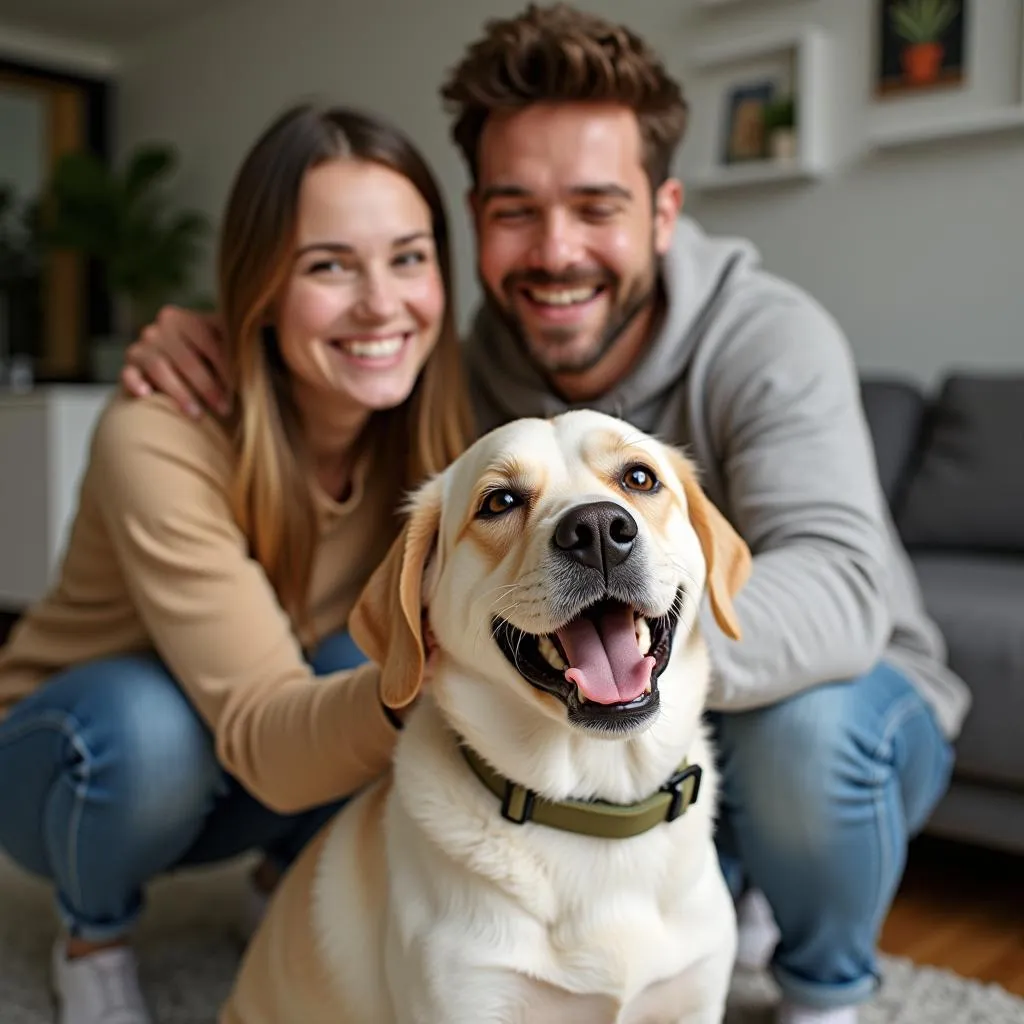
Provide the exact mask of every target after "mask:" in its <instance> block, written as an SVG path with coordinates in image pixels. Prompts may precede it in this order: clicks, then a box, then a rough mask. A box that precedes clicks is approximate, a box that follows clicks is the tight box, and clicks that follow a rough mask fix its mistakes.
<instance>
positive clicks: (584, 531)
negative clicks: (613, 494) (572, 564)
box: [554, 501, 637, 576]
mask: <svg viewBox="0 0 1024 1024" xmlns="http://www.w3.org/2000/svg"><path fill="white" fill-rule="evenodd" d="M636 534H637V529H636V520H635V519H634V518H633V517H632V516H631V515H630V514H629V513H628V512H627V511H626V510H625V509H624V508H623V507H622V506H621V505H616V504H615V502H614V501H592V502H589V503H588V504H586V505H577V506H576V507H575V508H571V509H569V511H568V512H566V513H565V515H564V516H562V518H561V519H559V520H558V524H557V525H556V526H555V537H554V540H555V546H556V547H557V548H559V549H560V550H561V551H563V552H564V553H565V554H566V555H567V556H568V557H569V558H572V559H574V560H575V561H577V562H579V563H580V564H581V565H586V566H589V567H590V568H591V569H597V571H598V572H600V573H602V574H603V575H604V576H607V575H608V571H609V570H610V569H614V568H615V566H617V565H620V564H621V563H622V562H624V561H625V560H626V559H627V558H628V557H629V553H630V552H631V551H632V550H633V543H634V541H635V540H636Z"/></svg>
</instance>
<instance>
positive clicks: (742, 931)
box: [736, 889, 779, 971]
mask: <svg viewBox="0 0 1024 1024" xmlns="http://www.w3.org/2000/svg"><path fill="white" fill-rule="evenodd" d="M736 923H737V927H738V931H739V934H738V936H737V940H738V941H737V948H736V963H737V964H738V965H739V966H740V967H745V968H747V969H748V970H751V971H762V970H764V969H765V968H766V967H767V966H768V962H769V961H770V960H771V958H772V954H773V953H774V952H775V947H776V945H777V944H778V941H779V927H778V925H777V924H776V923H775V915H774V914H773V913H772V908H771V906H770V905H769V903H768V900H767V899H766V898H765V895H764V893H763V892H761V890H760V889H748V890H747V891H746V892H745V893H744V894H743V895H742V896H741V897H740V899H739V902H738V903H737V904H736Z"/></svg>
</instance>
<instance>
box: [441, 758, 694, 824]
mask: <svg viewBox="0 0 1024 1024" xmlns="http://www.w3.org/2000/svg"><path fill="white" fill-rule="evenodd" d="M460 746H461V750H462V754H463V757H465V759H466V761H467V763H468V764H469V766H470V768H472V769H473V773H474V774H475V775H476V777H477V778H478V779H479V780H480V781H481V782H482V783H483V784H484V785H485V786H486V787H487V788H488V789H489V790H490V791H491V792H492V793H493V794H494V795H495V796H496V797H497V798H498V799H499V800H500V801H501V816H502V817H503V818H505V819H506V820H507V821H511V822H512V823H513V824H516V825H524V824H525V823H526V822H528V821H532V822H534V823H535V824H537V825H546V826H548V827H549V828H557V829H560V830H561V831H563V832H576V833H578V834H580V835H585V836H597V837H598V838H600V839H628V838H630V837H631V836H638V835H640V834H641V833H643V832H647V831H649V830H650V829H652V828H654V826H655V825H660V824H661V823H662V822H666V821H675V820H676V818H678V817H679V816H680V815H682V814H683V813H685V811H686V809H687V808H688V807H691V806H692V805H693V804H695V803H696V802H697V794H698V793H699V791H700V779H701V774H702V773H701V767H700V765H697V764H688V763H687V762H686V761H684V762H683V763H682V765H681V766H680V767H679V768H678V769H677V770H676V771H675V772H674V773H673V774H672V776H671V777H670V778H669V779H668V781H667V782H666V783H665V784H664V785H663V786H662V787H661V788H660V789H659V790H658V791H657V792H656V793H653V794H652V795H651V796H649V797H647V799H645V800H641V801H640V802H639V803H635V804H613V803H608V802H606V801H604V800H561V801H557V802H556V801H553V800H548V799H546V798H545V797H542V796H539V795H538V794H536V793H535V792H533V790H531V789H527V788H526V787H525V786H521V785H519V783H517V782H513V781H512V780H511V779H506V778H505V776H504V775H501V774H499V773H498V772H496V771H495V770H494V769H493V768H491V766H490V765H489V764H487V763H486V762H484V760H483V759H482V758H481V757H480V755H479V754H477V752H476V751H475V750H473V749H471V748H470V747H468V746H466V744H464V743H463V744H461V745H460Z"/></svg>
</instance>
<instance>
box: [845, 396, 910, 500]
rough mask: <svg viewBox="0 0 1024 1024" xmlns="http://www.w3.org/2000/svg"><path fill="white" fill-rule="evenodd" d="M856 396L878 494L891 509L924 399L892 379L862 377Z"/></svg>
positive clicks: (898, 492)
mask: <svg viewBox="0 0 1024 1024" xmlns="http://www.w3.org/2000/svg"><path fill="white" fill-rule="evenodd" d="M860 393H861V401H862V402H863V405H864V413H865V415H866V416H867V421H868V428H869V429H870V431H871V440H872V442H873V444H874V447H875V462H876V463H877V465H878V476H879V479H880V481H881V484H882V491H883V492H884V493H885V497H886V500H887V501H888V502H889V506H890V507H893V506H894V505H895V504H896V502H897V501H898V500H899V498H900V496H901V491H902V484H903V481H904V480H905V478H906V475H907V470H908V467H909V465H910V461H911V458H912V456H913V453H914V448H915V446H916V444H917V440H918V436H919V433H920V430H921V423H922V421H923V419H924V411H925V404H926V400H925V396H924V393H923V392H922V391H921V389H920V388H919V387H918V386H917V385H916V384H914V383H912V382H910V381H908V380H902V379H897V378H892V377H864V378H862V380H861V389H860Z"/></svg>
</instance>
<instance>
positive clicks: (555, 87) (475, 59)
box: [441, 3, 688, 190]
mask: <svg viewBox="0 0 1024 1024" xmlns="http://www.w3.org/2000/svg"><path fill="white" fill-rule="evenodd" d="M441 96H442V98H443V99H444V101H445V104H446V107H447V108H448V109H449V111H451V112H452V113H454V114H455V122H454V125H453V126H452V138H453V139H454V140H455V144H456V145H457V146H458V147H459V149H460V150H461V151H462V155H463V157H464V159H465V160H466V163H467V165H468V167H469V171H470V175H471V177H472V179H473V182H474V184H476V182H477V180H478V171H479V161H478V147H479V145H480V136H481V135H482V134H483V130H484V125H485V124H486V122H487V118H488V117H490V115H491V114H493V113H496V112H498V111H507V112H513V111H516V110H521V109H523V108H524V107H528V106H531V105H533V104H535V103H576V102H583V103H585V102H604V103H619V104H622V105H624V106H628V107H631V108H632V109H633V111H634V112H635V113H636V116H637V120H638V121H639V124H640V135H641V138H642V140H643V145H644V168H645V170H646V172H647V176H648V178H649V179H650V182H651V188H652V190H653V189H656V188H657V187H658V186H659V185H660V184H661V183H662V182H663V181H665V179H666V178H668V177H669V173H670V166H671V163H672V156H673V154H674V152H675V150H676V147H677V146H678V145H679V143H680V141H681V140H682V137H683V133H684V132H685V130H686V120H687V113H688V107H687V103H686V99H685V98H684V96H683V93H682V89H681V87H680V85H679V83H678V82H677V81H675V79H673V78H672V77H671V75H669V74H668V72H667V71H666V70H665V67H664V65H663V64H662V62H661V61H660V60H659V59H658V57H657V56H656V55H655V53H654V52H653V51H652V50H651V48H650V47H649V46H648V45H647V44H646V43H645V42H644V41H643V40H642V39H641V38H640V37H639V36H637V35H635V34H634V33H632V32H630V31H629V29H627V28H626V27H625V26H623V25H616V24H613V23H612V22H610V21H605V20H604V19H602V18H599V17H596V16H595V15H593V14H586V13H584V12H582V11H578V10H576V9H574V8H573V7H571V6H569V5H568V4H565V3H557V4H554V5H553V6H549V7H540V6H538V5H537V4H530V5H529V6H528V7H527V8H526V10H525V11H524V12H523V13H522V14H520V15H518V16H516V17H514V18H508V19H492V20H491V21H488V22H487V23H486V24H485V25H484V35H483V37H482V38H481V39H479V40H478V41H477V42H475V43H473V45H472V46H470V48H469V50H468V51H467V53H466V56H465V57H464V58H463V59H462V61H461V62H460V63H459V64H457V65H456V66H455V67H454V68H453V69H452V70H451V71H450V73H449V76H448V79H447V81H446V82H445V83H444V85H443V87H442V89H441Z"/></svg>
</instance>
